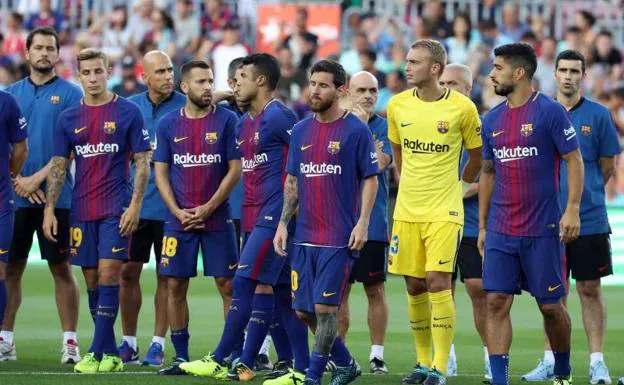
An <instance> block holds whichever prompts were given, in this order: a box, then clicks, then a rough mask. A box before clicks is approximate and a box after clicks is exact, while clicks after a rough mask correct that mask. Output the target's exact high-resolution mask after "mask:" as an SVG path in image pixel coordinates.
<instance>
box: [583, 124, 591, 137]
mask: <svg viewBox="0 0 624 385" xmlns="http://www.w3.org/2000/svg"><path fill="white" fill-rule="evenodd" d="M591 132H592V129H591V126H581V134H583V136H590V135H591Z"/></svg>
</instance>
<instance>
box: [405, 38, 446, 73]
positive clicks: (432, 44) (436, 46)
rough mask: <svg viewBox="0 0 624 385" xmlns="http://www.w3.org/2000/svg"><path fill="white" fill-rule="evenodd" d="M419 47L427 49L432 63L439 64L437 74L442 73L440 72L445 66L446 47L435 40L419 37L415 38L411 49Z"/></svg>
mask: <svg viewBox="0 0 624 385" xmlns="http://www.w3.org/2000/svg"><path fill="white" fill-rule="evenodd" d="M419 48H421V49H426V50H427V51H429V54H430V55H431V60H432V61H433V62H434V63H437V64H439V65H440V73H439V75H442V72H444V67H445V66H446V48H444V45H442V43H440V42H439V41H437V40H433V39H420V40H416V42H414V43H413V44H412V49H419Z"/></svg>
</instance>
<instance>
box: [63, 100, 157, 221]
mask: <svg viewBox="0 0 624 385" xmlns="http://www.w3.org/2000/svg"><path fill="white" fill-rule="evenodd" d="M149 150H150V142H149V135H148V133H147V130H145V129H144V123H143V116H142V114H141V111H140V110H139V107H137V105H136V104H134V103H132V102H130V101H128V100H127V99H124V98H122V97H120V96H118V95H114V96H113V99H112V100H111V101H110V102H108V103H106V104H103V105H100V106H88V105H87V104H85V103H84V100H81V101H80V104H78V105H76V106H73V107H70V108H68V109H66V110H65V111H63V112H62V113H61V115H60V116H59V118H58V120H57V123H56V135H55V136H54V155H55V156H62V157H65V158H69V156H70V154H71V153H72V152H73V153H74V158H75V160H76V177H75V182H74V190H73V192H72V205H71V214H72V217H73V219H74V220H76V221H79V222H85V221H95V220H99V219H103V218H109V217H117V216H120V215H121V214H122V213H123V210H124V209H125V208H126V207H127V206H128V204H129V203H130V197H131V195H130V191H129V189H128V181H129V178H130V163H131V160H132V154H133V153H137V152H144V151H149Z"/></svg>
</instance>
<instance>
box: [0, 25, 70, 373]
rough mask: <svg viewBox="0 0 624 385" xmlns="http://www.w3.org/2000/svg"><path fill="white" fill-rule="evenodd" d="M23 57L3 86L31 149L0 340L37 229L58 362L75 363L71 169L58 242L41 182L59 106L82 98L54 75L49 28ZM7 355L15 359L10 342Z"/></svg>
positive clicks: (10, 320)
mask: <svg viewBox="0 0 624 385" xmlns="http://www.w3.org/2000/svg"><path fill="white" fill-rule="evenodd" d="M26 60H27V62H28V66H29V68H30V75H29V76H28V77H27V78H24V79H22V80H20V81H18V82H16V83H13V84H11V85H10V86H9V87H8V88H7V90H6V91H7V92H8V93H10V94H12V95H13V96H14V97H15V99H16V100H17V103H18V104H19V105H20V107H21V108H22V111H24V112H25V115H24V116H25V118H26V121H27V122H28V145H29V147H30V151H29V153H28V159H27V160H26V163H25V164H24V169H23V170H22V172H21V174H20V175H18V176H17V178H15V182H14V188H15V192H16V193H17V195H18V197H17V198H16V204H17V207H18V209H17V212H16V213H15V229H14V231H13V241H12V243H11V252H10V255H11V259H10V260H9V264H8V267H7V294H8V298H9V301H8V303H7V309H6V312H5V317H4V322H2V320H0V323H2V332H0V338H2V339H3V340H4V342H5V343H8V344H9V345H12V344H13V331H14V325H15V317H16V315H17V311H18V309H19V307H20V305H21V302H22V275H23V274H24V270H25V269H26V262H27V260H28V255H29V253H30V250H31V247H32V244H33V235H34V234H35V233H36V234H37V241H38V244H39V250H40V252H41V258H42V259H43V260H45V261H47V262H48V267H49V269H50V272H51V273H52V277H53V278H54V287H55V290H54V295H55V299H56V306H57V310H58V314H59V318H60V319H61V327H62V329H63V345H62V349H61V363H62V364H65V363H74V364H75V363H77V362H78V361H80V350H79V349H78V338H77V336H76V326H77V323H78V302H79V298H80V294H79V292H78V283H77V282H76V277H75V276H74V273H73V272H72V270H71V265H70V263H69V257H70V255H69V207H70V203H71V187H72V184H73V182H72V180H71V176H70V174H69V173H67V179H68V180H67V183H65V186H64V187H63V191H62V192H61V197H60V198H59V203H58V204H57V209H56V216H57V218H58V220H59V229H60V230H59V242H58V243H54V242H50V241H49V240H47V239H46V238H45V237H44V236H43V230H42V228H41V225H42V224H43V206H44V204H45V192H44V191H45V183H44V182H45V179H46V178H47V176H48V173H49V172H50V169H51V168H52V162H51V161H50V159H51V158H52V152H53V151H54V141H53V140H52V138H53V137H54V124H56V121H57V118H58V116H59V115H60V114H61V112H62V111H63V110H65V109H67V108H68V107H70V106H73V105H75V104H78V103H79V102H80V98H81V97H82V92H81V91H80V87H78V86H76V85H74V84H72V83H70V82H68V81H66V80H65V79H63V78H61V77H58V76H57V75H56V73H55V72H54V66H55V65H56V63H57V62H58V61H59V37H58V35H57V33H56V31H54V30H53V29H51V28H46V27H44V28H37V29H35V30H33V31H32V32H31V33H29V34H28V36H27V37H26ZM0 350H2V348H1V347H0ZM10 355H11V356H12V357H15V358H16V350H15V345H14V344H13V349H12V352H11V353H10ZM0 359H1V358H0Z"/></svg>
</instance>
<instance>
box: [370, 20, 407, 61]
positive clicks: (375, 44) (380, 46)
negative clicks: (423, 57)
mask: <svg viewBox="0 0 624 385" xmlns="http://www.w3.org/2000/svg"><path fill="white" fill-rule="evenodd" d="M386 27H387V23H386V22H385V21H382V20H381V19H380V18H379V17H377V16H375V15H373V14H371V13H369V14H366V15H363V16H362V21H361V22H360V31H362V32H364V33H365V34H366V36H368V45H369V47H370V48H371V49H372V50H373V51H375V52H379V53H381V54H383V55H388V56H390V50H391V49H392V45H393V44H394V43H395V39H394V37H393V36H392V35H391V34H390V32H389V31H388V30H387V29H386ZM404 59H405V58H404Z"/></svg>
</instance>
